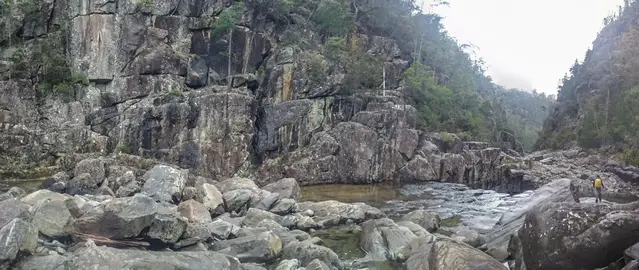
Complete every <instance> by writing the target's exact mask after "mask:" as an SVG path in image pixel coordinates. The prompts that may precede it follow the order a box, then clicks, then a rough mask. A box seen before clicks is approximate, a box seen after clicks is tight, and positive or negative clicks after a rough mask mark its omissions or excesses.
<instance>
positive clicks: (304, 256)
mask: <svg viewBox="0 0 639 270" xmlns="http://www.w3.org/2000/svg"><path fill="white" fill-rule="evenodd" d="M282 259H285V260H290V259H297V260H298V261H299V262H300V264H301V265H308V264H309V263H311V262H312V261H313V260H316V259H319V260H320V261H323V262H325V263H326V264H328V265H329V266H330V269H331V270H333V269H339V270H341V269H344V265H343V263H342V261H340V259H339V256H337V254H335V252H333V251H332V250H331V249H329V248H327V247H324V246H319V245H316V244H314V243H313V242H312V241H311V240H307V241H302V242H291V243H289V244H288V245H286V246H285V247H284V250H283V251H282Z"/></svg>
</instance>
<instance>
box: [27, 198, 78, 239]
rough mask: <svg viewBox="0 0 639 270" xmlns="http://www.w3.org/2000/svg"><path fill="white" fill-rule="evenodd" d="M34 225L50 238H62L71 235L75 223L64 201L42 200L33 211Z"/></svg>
mask: <svg viewBox="0 0 639 270" xmlns="http://www.w3.org/2000/svg"><path fill="white" fill-rule="evenodd" d="M32 212H33V220H32V224H33V225H34V226H35V227H36V228H37V229H38V231H39V232H40V233H41V234H43V235H45V236H48V237H51V238H55V237H62V236H67V235H69V234H70V233H71V231H70V227H71V225H72V222H73V217H72V216H71V212H69V209H68V208H67V206H66V204H65V203H64V202H62V201H53V200H51V199H46V200H41V201H40V202H38V204H36V205H35V206H34V207H33V209H32Z"/></svg>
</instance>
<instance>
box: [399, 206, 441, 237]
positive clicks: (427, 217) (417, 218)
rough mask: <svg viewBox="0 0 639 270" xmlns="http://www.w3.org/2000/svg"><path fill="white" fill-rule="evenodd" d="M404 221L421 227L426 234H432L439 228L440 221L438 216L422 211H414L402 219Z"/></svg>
mask: <svg viewBox="0 0 639 270" xmlns="http://www.w3.org/2000/svg"><path fill="white" fill-rule="evenodd" d="M402 220H404V221H411V222H413V223H415V224H417V225H419V226H422V227H423V228H424V229H426V230H427V231H428V232H431V233H432V232H434V231H436V230H437V229H438V228H439V224H440V223H441V219H440V218H439V215H438V214H437V213H434V212H427V211H424V210H415V211H412V212H410V213H408V214H406V215H404V216H403V217H402Z"/></svg>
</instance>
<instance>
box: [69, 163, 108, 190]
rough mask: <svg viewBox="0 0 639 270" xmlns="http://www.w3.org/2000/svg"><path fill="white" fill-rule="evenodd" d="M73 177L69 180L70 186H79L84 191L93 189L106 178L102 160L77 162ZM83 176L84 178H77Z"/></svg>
mask: <svg viewBox="0 0 639 270" xmlns="http://www.w3.org/2000/svg"><path fill="white" fill-rule="evenodd" d="M73 175H74V176H75V177H74V178H73V179H71V182H70V183H69V184H70V185H79V186H80V187H81V188H85V189H89V190H91V189H95V188H97V187H98V186H99V185H100V184H102V181H104V179H105V178H106V172H105V160H104V159H99V158H96V159H84V160H81V161H80V162H78V164H77V165H76V166H75V170H74V172H73ZM80 175H85V177H79V176H80Z"/></svg>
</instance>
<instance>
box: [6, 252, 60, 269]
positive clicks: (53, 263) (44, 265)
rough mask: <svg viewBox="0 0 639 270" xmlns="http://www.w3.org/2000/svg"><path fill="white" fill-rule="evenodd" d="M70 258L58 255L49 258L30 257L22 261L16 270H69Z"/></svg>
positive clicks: (50, 255)
mask: <svg viewBox="0 0 639 270" xmlns="http://www.w3.org/2000/svg"><path fill="white" fill-rule="evenodd" d="M68 262H69V258H68V257H66V256H62V255H60V254H58V253H53V254H49V255H47V256H29V257H27V258H25V259H24V260H22V261H21V262H20V263H19V264H18V265H17V266H16V269H19V270H40V269H43V270H44V269H46V270H67V267H66V265H67V263H68Z"/></svg>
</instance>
